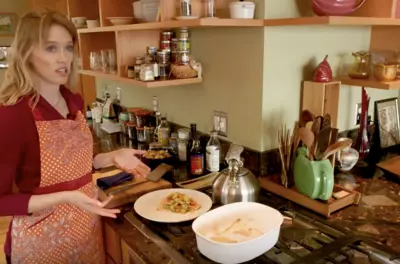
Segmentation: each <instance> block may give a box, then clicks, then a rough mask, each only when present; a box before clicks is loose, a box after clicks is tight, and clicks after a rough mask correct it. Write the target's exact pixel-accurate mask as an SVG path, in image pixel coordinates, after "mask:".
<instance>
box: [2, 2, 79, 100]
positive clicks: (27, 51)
mask: <svg viewBox="0 0 400 264" xmlns="http://www.w3.org/2000/svg"><path fill="white" fill-rule="evenodd" d="M52 25H60V26H63V27H64V28H65V29H67V31H68V32H69V33H70V34H71V36H72V40H73V43H74V49H75V51H74V59H73V61H72V67H71V72H70V75H69V79H68V82H67V84H66V86H67V87H69V88H70V87H74V86H75V79H76V76H77V68H78V67H77V58H78V56H77V46H78V45H77V41H78V34H77V31H76V28H75V26H74V24H72V22H71V21H69V19H68V18H67V17H66V16H64V15H63V14H61V13H58V12H55V11H52V10H48V9H44V10H38V11H31V12H28V13H26V14H25V15H23V16H22V17H21V19H20V22H19V24H18V27H17V30H16V34H15V38H14V41H13V43H12V45H11V48H10V54H9V58H8V62H9V66H8V69H7V70H6V72H5V75H4V80H3V83H2V84H1V85H0V105H4V106H7V105H13V104H16V103H17V102H18V100H19V99H21V98H22V97H24V96H27V95H29V96H32V100H33V102H34V104H36V102H37V101H38V99H39V93H38V87H36V85H35V83H34V82H33V78H32V75H33V72H34V69H33V66H32V65H31V63H30V62H29V59H30V56H31V54H32V50H33V49H34V47H35V46H36V45H42V43H44V41H46V39H47V37H48V33H49V30H50V27H51V26H52Z"/></svg>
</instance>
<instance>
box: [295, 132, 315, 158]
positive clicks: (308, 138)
mask: <svg viewBox="0 0 400 264" xmlns="http://www.w3.org/2000/svg"><path fill="white" fill-rule="evenodd" d="M299 136H300V139H301V141H303V143H304V144H305V145H306V146H307V155H308V158H309V159H310V160H313V159H314V157H313V155H312V149H311V147H312V145H313V143H314V140H315V136H314V134H313V132H311V130H308V129H307V128H304V127H300V129H299Z"/></svg>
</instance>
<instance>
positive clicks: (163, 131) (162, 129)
mask: <svg viewBox="0 0 400 264" xmlns="http://www.w3.org/2000/svg"><path fill="white" fill-rule="evenodd" d="M157 132H158V136H157V138H158V143H160V144H161V145H163V146H168V145H169V137H170V134H171V128H170V126H169V124H168V122H167V118H165V117H161V123H160V125H159V126H158V131H157Z"/></svg>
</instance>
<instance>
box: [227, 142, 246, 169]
mask: <svg viewBox="0 0 400 264" xmlns="http://www.w3.org/2000/svg"><path fill="white" fill-rule="evenodd" d="M243 150H244V148H243V147H242V146H240V145H237V144H231V146H230V148H229V151H228V153H227V154H226V157H225V160H226V162H227V163H228V164H230V163H231V162H232V161H234V162H237V163H238V165H239V167H242V166H243V161H242V160H241V158H240V154H242V152H243Z"/></svg>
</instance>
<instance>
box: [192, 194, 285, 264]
mask: <svg viewBox="0 0 400 264" xmlns="http://www.w3.org/2000/svg"><path fill="white" fill-rule="evenodd" d="M238 218H240V219H241V220H242V221H244V222H248V223H250V221H251V225H250V226H251V227H253V228H257V229H259V230H260V231H261V232H262V235H261V236H258V237H256V238H254V239H251V240H248V241H244V242H238V243H222V242H216V241H214V240H212V239H210V235H211V233H214V232H215V231H213V230H217V229H218V230H225V229H226V228H228V227H229V226H230V225H232V223H233V222H234V221H235V219H238ZM282 223H283V217H282V214H281V213H280V212H279V211H277V210H275V209H273V208H271V207H269V206H266V205H263V204H260V203H254V202H239V203H232V204H227V205H224V206H221V207H219V208H217V209H214V210H212V211H209V212H207V213H205V214H203V215H202V216H200V217H199V218H197V219H196V220H195V221H194V222H193V224H192V229H193V231H194V232H195V233H196V242H197V248H198V249H199V251H200V252H201V253H202V254H203V255H204V256H206V257H207V258H209V259H211V260H213V261H215V262H218V263H223V264H225V263H226V264H236V263H242V262H246V261H249V260H252V259H254V258H256V257H258V256H260V255H262V254H264V253H265V252H267V251H268V250H270V249H271V248H272V247H273V246H274V245H275V244H276V242H277V241H278V238H279V232H280V226H281V224H282Z"/></svg>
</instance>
